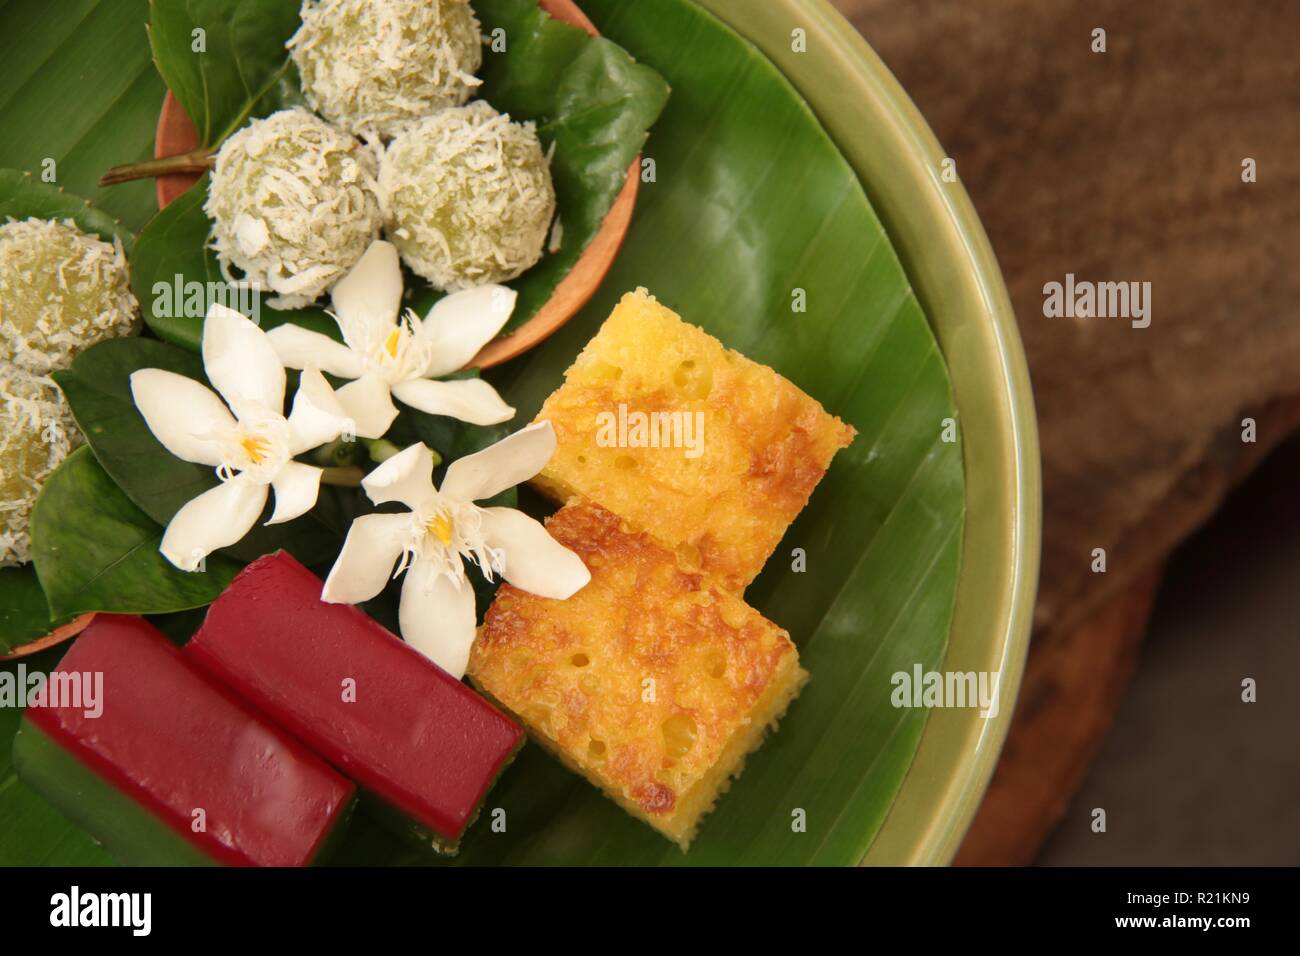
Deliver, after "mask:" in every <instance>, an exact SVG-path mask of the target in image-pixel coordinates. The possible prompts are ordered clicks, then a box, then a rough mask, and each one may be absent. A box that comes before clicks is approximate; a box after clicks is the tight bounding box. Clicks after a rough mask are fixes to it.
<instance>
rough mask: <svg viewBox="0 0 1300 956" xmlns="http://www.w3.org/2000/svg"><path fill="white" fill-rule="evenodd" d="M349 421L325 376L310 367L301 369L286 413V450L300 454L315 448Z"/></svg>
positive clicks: (346, 426) (339, 432)
mask: <svg viewBox="0 0 1300 956" xmlns="http://www.w3.org/2000/svg"><path fill="white" fill-rule="evenodd" d="M351 424H352V420H351V417H350V416H349V415H348V412H347V409H346V408H344V407H343V403H342V402H341V401H339V397H338V395H336V394H335V392H334V389H332V388H330V383H329V382H327V381H325V376H324V375H322V374H321V373H320V372H318V371H316V369H314V368H307V369H303V373H302V377H301V378H300V379H299V381H298V391H297V392H295V393H294V396H293V411H292V412H290V413H289V451H290V452H291V453H292V454H295V455H301V454H302V453H303V452H305V451H307V450H308V449H309V448H319V447H320V446H321V445H324V444H325V443H326V442H332V441H333V440H334V439H336V438H338V437H339V435H341V434H343V433H344V431H346V430H347V428H348V427H349V426H351Z"/></svg>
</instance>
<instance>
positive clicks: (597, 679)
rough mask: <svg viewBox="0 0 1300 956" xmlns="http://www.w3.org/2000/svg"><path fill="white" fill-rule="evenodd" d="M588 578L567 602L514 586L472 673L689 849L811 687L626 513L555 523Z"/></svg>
mask: <svg viewBox="0 0 1300 956" xmlns="http://www.w3.org/2000/svg"><path fill="white" fill-rule="evenodd" d="M547 529H548V530H549V531H550V533H551V534H552V535H553V536H554V537H555V539H556V540H557V541H559V542H560V543H561V544H564V545H565V546H566V547H568V548H571V549H572V550H574V551H575V552H577V554H578V555H580V556H581V557H582V559H583V560H584V561H585V562H586V564H587V566H588V567H589V568H590V569H591V574H592V578H591V583H590V584H588V585H587V586H586V587H585V588H583V589H582V590H581V591H579V592H578V593H577V594H576V595H574V596H573V597H571V598H569V599H568V600H566V601H555V600H548V599H545V598H539V597H535V596H533V595H531V594H527V593H525V592H523V591H519V590H517V589H515V588H512V587H510V586H508V585H506V586H503V587H502V588H501V591H500V593H499V594H498V596H497V599H496V601H495V603H494V604H493V605H492V607H491V608H490V609H489V610H488V612H487V618H486V621H485V623H484V626H483V630H482V633H481V634H480V636H479V638H478V640H477V641H476V642H475V645H474V650H473V653H472V656H471V658H470V664H469V675H470V678H471V680H472V681H473V682H474V683H475V685H476V686H478V687H479V688H480V689H481V690H483V691H484V692H485V693H487V694H488V695H490V696H491V697H493V698H494V699H495V700H497V701H498V702H500V703H501V704H502V705H503V706H504V707H505V708H507V709H508V710H510V711H512V712H514V713H515V714H517V715H518V716H519V718H520V719H521V720H522V721H523V722H524V723H525V724H526V725H527V726H528V728H529V730H530V731H531V732H532V734H533V736H534V738H535V739H537V740H538V741H539V742H541V743H542V744H543V745H544V746H546V747H547V748H548V749H550V750H551V751H553V752H554V753H555V754H557V756H559V757H560V759H561V760H562V761H563V762H564V763H566V764H567V765H568V766H569V767H570V768H572V769H574V770H576V771H578V772H579V773H582V774H583V775H585V776H586V777H587V778H588V779H589V780H591V781H592V782H593V783H595V784H596V785H597V786H599V787H601V788H603V789H604V790H605V791H606V793H608V794H609V795H610V796H611V797H613V798H614V799H615V800H616V801H618V802H619V803H620V804H621V805H622V806H623V807H624V808H625V809H627V810H628V811H629V812H631V813H632V814H634V815H635V816H638V817H640V818H642V819H643V820H646V821H647V822H648V823H650V824H651V825H652V826H654V827H656V828H657V829H659V830H660V831H661V832H663V833H664V834H665V835H666V836H667V837H668V838H669V839H671V840H673V841H674V842H676V843H678V844H679V845H680V846H682V847H683V848H685V846H686V845H687V844H688V843H689V842H690V839H691V838H692V836H693V835H694V832H695V828H696V826H697V825H698V823H699V820H700V817H701V816H703V814H705V813H706V812H707V811H708V810H709V809H710V808H711V807H712V805H713V803H714V801H715V800H716V798H717V796H718V794H719V793H721V792H722V791H723V790H725V789H726V786H727V785H728V783H729V781H730V778H731V777H732V776H733V775H734V774H736V773H738V772H739V770H740V768H741V765H742V763H743V760H744V757H745V755H746V754H747V753H749V752H750V751H751V750H753V749H754V748H755V747H757V746H758V745H759V743H761V741H762V738H763V734H764V733H765V731H766V729H767V728H768V727H769V726H770V725H773V724H774V723H775V722H776V721H777V720H778V719H779V718H780V716H781V715H782V714H783V713H784V711H785V709H786V706H787V705H788V704H789V702H790V701H791V700H792V699H793V698H794V697H795V696H796V695H797V693H798V691H799V689H800V687H801V686H802V685H803V683H804V681H805V680H806V679H807V674H806V673H805V672H804V671H803V670H802V669H801V668H800V667H799V657H798V652H797V651H796V649H795V647H794V644H792V643H791V641H790V638H789V635H787V634H786V632H785V631H783V630H781V629H780V628H778V627H777V626H776V625H775V624H772V623H771V622H770V621H768V620H766V619H764V618H763V616H762V615H760V614H759V613H758V612H757V611H755V610H754V609H753V608H751V607H749V606H748V605H746V604H745V603H744V602H743V601H742V600H740V599H739V598H738V597H736V596H735V595H734V594H732V593H730V592H729V591H727V590H726V589H725V588H723V587H722V586H721V584H720V583H719V582H718V581H716V580H715V579H712V578H710V577H709V576H708V575H706V574H702V573H700V572H699V571H691V570H687V569H684V568H683V567H681V566H680V564H679V561H678V559H677V557H676V556H675V555H674V553H673V552H671V551H669V550H667V549H666V548H664V547H663V546H662V545H661V544H659V543H658V542H656V541H655V540H654V539H653V538H652V537H650V536H649V535H647V534H644V533H637V532H635V531H634V530H633V529H631V528H630V527H629V526H628V525H627V524H625V523H624V522H622V521H621V520H620V519H619V518H618V517H617V516H616V515H614V514H611V513H610V512H608V511H606V510H605V509H603V508H601V507H599V506H597V505H594V504H587V503H579V502H574V503H570V504H569V505H568V506H566V507H565V508H563V509H561V510H560V511H559V512H558V513H557V514H556V515H555V516H554V517H553V518H552V519H551V520H550V521H549V522H548V524H547Z"/></svg>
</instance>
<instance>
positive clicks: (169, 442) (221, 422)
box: [131, 368, 235, 467]
mask: <svg viewBox="0 0 1300 956" xmlns="http://www.w3.org/2000/svg"><path fill="white" fill-rule="evenodd" d="M131 397H132V398H133V399H135V407H136V408H138V409H139V410H140V414H141V415H143V416H144V422H145V424H146V425H148V426H149V431H151V432H153V434H154V437H155V438H157V439H158V440H159V441H160V442H162V445H163V447H164V448H166V449H167V450H168V451H169V452H171V453H172V454H173V455H175V456H176V457H177V458H183V459H185V460H186V461H192V462H196V463H198V464H200V465H212V466H214V467H215V466H217V465H219V464H221V447H220V442H219V440H218V436H219V435H220V434H221V432H223V431H226V430H227V429H232V428H234V427H235V419H234V417H233V416H231V414H230V412H229V411H228V410H227V409H226V406H225V405H223V404H222V402H221V399H220V398H218V397H217V393H216V392H214V391H213V390H212V389H210V388H208V387H207V386H206V385H200V384H199V383H198V382H196V381H194V379H192V378H186V377H185V376H184V375H177V374H176V373H175V372H167V371H164V370H163V369H160V368H142V369H140V370H139V371H136V372H132V373H131Z"/></svg>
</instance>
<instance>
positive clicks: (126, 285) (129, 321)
mask: <svg viewBox="0 0 1300 956" xmlns="http://www.w3.org/2000/svg"><path fill="white" fill-rule="evenodd" d="M137 325H138V321H137V316H136V301H135V297H134V296H133V295H132V294H131V287H130V273H129V271H128V269H127V263H126V255H125V253H124V252H123V250H122V244H121V243H120V242H117V241H116V240H115V241H113V242H105V241H104V240H102V239H99V238H98V237H96V236H89V235H86V234H85V233H83V232H82V231H81V230H80V229H78V228H77V225H76V223H74V222H73V221H72V220H71V219H67V220H63V221H62V222H58V221H47V220H44V219H27V220H23V221H19V222H8V223H6V224H5V225H3V226H0V567H8V566H10V565H15V564H22V563H25V562H27V561H30V560H31V537H30V535H29V533H28V523H29V521H30V519H31V513H32V505H33V504H35V502H36V495H37V494H38V493H39V492H40V490H41V485H42V483H43V482H44V481H45V479H46V477H47V476H48V475H49V474H50V472H52V471H53V470H54V469H55V468H57V467H58V465H59V463H60V462H62V461H63V459H64V458H66V457H67V455H68V452H70V451H71V450H72V449H73V448H75V447H76V446H77V445H79V444H81V441H82V437H81V433H80V432H79V431H78V430H77V425H76V422H75V421H74V420H73V417H72V410H71V409H70V408H69V407H68V403H67V401H66V400H65V399H64V397H63V393H62V392H61V391H60V390H59V387H58V386H57V385H55V384H54V381H53V379H51V378H50V377H49V374H50V372H53V371H55V370H57V369H61V368H66V367H67V366H68V365H69V364H70V363H71V362H72V359H73V357H74V356H75V355H76V354H77V353H78V352H80V351H82V350H83V349H86V348H88V347H89V346H91V345H93V344H95V343H96V342H100V341H102V340H104V339H108V338H113V337H115V336H120V335H129V334H131V333H132V332H134V331H135V330H136V328H137Z"/></svg>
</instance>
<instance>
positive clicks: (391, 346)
mask: <svg viewBox="0 0 1300 956" xmlns="http://www.w3.org/2000/svg"><path fill="white" fill-rule="evenodd" d="M401 341H402V330H401V329H400V328H397V329H393V331H391V332H389V333H388V338H387V339H386V340H385V341H384V351H386V352H387V353H388V357H389V358H397V345H398V343H399V342H401Z"/></svg>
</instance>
